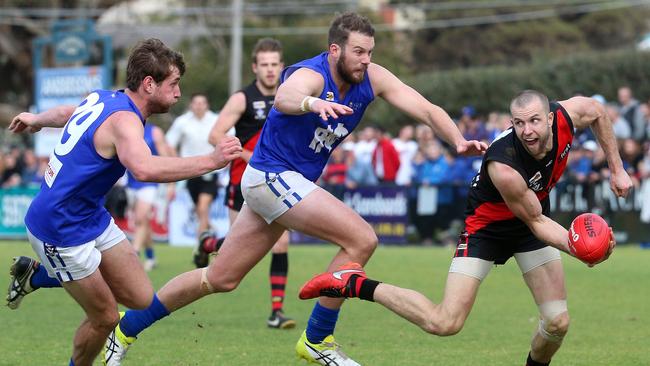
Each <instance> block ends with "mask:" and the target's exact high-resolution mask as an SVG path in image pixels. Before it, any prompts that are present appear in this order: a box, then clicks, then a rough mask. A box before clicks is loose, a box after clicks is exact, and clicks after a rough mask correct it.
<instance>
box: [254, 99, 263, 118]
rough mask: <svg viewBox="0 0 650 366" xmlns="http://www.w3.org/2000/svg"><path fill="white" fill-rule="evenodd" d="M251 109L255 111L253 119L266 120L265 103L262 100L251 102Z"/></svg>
mask: <svg viewBox="0 0 650 366" xmlns="http://www.w3.org/2000/svg"><path fill="white" fill-rule="evenodd" d="M253 109H255V119H258V120H263V119H266V102H265V101H263V100H256V101H254V102H253Z"/></svg>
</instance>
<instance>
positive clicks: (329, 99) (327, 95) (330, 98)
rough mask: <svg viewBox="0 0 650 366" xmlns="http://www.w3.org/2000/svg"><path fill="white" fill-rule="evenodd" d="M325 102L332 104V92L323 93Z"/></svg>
mask: <svg viewBox="0 0 650 366" xmlns="http://www.w3.org/2000/svg"><path fill="white" fill-rule="evenodd" d="M325 100H326V101H328V102H333V101H334V92H331V91H328V92H327V93H325Z"/></svg>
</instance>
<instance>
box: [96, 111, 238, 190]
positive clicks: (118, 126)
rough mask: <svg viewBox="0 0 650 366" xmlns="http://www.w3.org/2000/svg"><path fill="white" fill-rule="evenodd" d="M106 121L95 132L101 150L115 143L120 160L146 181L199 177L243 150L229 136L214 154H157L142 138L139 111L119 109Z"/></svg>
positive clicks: (225, 162) (171, 180)
mask: <svg viewBox="0 0 650 366" xmlns="http://www.w3.org/2000/svg"><path fill="white" fill-rule="evenodd" d="M104 123H105V124H106V123H108V125H107V126H106V129H104V130H103V131H101V134H100V133H99V132H100V131H99V130H98V133H96V135H95V136H96V137H95V144H96V146H97V147H98V151H99V150H100V149H101V148H106V145H108V144H110V143H112V145H114V149H115V153H116V154H117V156H118V158H119V159H120V162H121V163H122V164H123V165H124V166H125V167H126V168H127V169H129V170H130V171H131V173H133V175H134V176H135V178H136V179H137V180H139V181H143V182H175V181H179V180H183V179H188V178H192V177H197V176H200V175H203V174H206V173H208V172H211V171H213V170H216V169H220V168H223V167H225V166H226V165H228V163H229V162H231V161H232V160H234V159H236V158H237V157H239V154H240V153H241V144H240V143H239V139H238V138H236V137H234V136H227V137H226V138H224V139H223V140H222V142H220V143H219V145H218V146H216V147H215V149H214V151H213V152H212V153H210V154H206V155H200V156H193V157H187V158H178V157H169V156H154V155H152V154H151V150H150V149H149V147H148V146H147V144H146V142H145V141H144V139H143V138H142V135H143V127H142V123H141V122H140V120H139V119H138V118H137V117H136V116H135V114H133V113H130V112H117V113H115V114H113V115H112V116H111V117H110V118H109V119H108V120H107V121H106V122H104ZM102 127H104V126H102ZM102 127H100V129H101V128H102Z"/></svg>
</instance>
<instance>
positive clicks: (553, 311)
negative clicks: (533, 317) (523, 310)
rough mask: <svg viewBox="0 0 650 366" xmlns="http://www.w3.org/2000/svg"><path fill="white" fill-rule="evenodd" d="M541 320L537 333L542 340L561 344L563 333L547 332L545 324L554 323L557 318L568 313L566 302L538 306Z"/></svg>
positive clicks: (552, 302) (546, 303)
mask: <svg viewBox="0 0 650 366" xmlns="http://www.w3.org/2000/svg"><path fill="white" fill-rule="evenodd" d="M538 308H539V312H540V314H541V316H542V318H541V319H540V320H539V328H538V333H539V335H540V336H542V338H544V339H546V340H548V341H550V342H553V343H562V340H563V339H564V335H565V332H561V333H560V332H549V331H548V329H547V324H548V323H550V322H552V321H554V320H555V319H556V318H557V317H558V316H560V315H561V314H563V313H565V312H567V311H568V308H567V303H566V300H554V301H548V302H545V303H543V304H539V305H538Z"/></svg>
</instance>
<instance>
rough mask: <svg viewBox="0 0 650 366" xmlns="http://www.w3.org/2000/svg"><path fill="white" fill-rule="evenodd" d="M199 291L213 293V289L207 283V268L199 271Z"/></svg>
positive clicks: (208, 282)
mask: <svg viewBox="0 0 650 366" xmlns="http://www.w3.org/2000/svg"><path fill="white" fill-rule="evenodd" d="M201 290H204V291H210V292H214V287H212V285H211V284H210V281H208V267H204V268H203V269H201Z"/></svg>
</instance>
